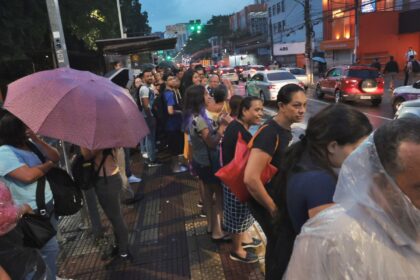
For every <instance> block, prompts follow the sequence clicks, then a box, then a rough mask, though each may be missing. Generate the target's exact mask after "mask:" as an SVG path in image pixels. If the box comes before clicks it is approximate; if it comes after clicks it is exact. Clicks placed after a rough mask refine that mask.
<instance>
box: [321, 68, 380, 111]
mask: <svg viewBox="0 0 420 280" xmlns="http://www.w3.org/2000/svg"><path fill="white" fill-rule="evenodd" d="M325 94H327V95H332V96H334V98H335V102H336V103H338V102H343V101H346V100H369V101H370V102H371V103H372V105H374V106H378V105H379V104H381V101H382V96H383V94H384V78H383V77H382V75H381V73H380V72H379V71H378V70H377V69H376V68H372V67H369V66H337V67H334V68H331V69H330V70H329V71H328V72H327V73H326V74H325V76H324V77H323V78H321V79H320V80H319V81H318V83H317V85H316V90H315V95H316V96H317V97H318V98H319V99H322V98H323V97H324V95H325Z"/></svg>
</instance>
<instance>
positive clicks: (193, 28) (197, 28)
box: [189, 19, 203, 33]
mask: <svg viewBox="0 0 420 280" xmlns="http://www.w3.org/2000/svg"><path fill="white" fill-rule="evenodd" d="M202 29H203V26H202V25H201V20H200V19H196V20H190V23H189V30H190V32H191V33H194V32H196V33H201V30H202Z"/></svg>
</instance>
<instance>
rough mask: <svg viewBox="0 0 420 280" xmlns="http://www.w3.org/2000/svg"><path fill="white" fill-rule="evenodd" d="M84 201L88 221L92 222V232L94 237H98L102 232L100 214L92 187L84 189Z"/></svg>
mask: <svg viewBox="0 0 420 280" xmlns="http://www.w3.org/2000/svg"><path fill="white" fill-rule="evenodd" d="M83 194H84V196H85V201H86V205H87V209H88V213H89V218H90V223H91V224H92V233H93V236H94V237H100V236H101V235H102V234H103V228H102V223H101V216H100V215H99V210H98V203H97V198H96V192H95V189H94V188H90V189H88V190H84V191H83Z"/></svg>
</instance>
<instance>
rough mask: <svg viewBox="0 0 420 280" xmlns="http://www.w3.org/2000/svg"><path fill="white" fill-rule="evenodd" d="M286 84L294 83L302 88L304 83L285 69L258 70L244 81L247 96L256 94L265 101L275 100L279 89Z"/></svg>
mask: <svg viewBox="0 0 420 280" xmlns="http://www.w3.org/2000/svg"><path fill="white" fill-rule="evenodd" d="M288 84H296V85H298V86H300V87H301V88H302V89H304V84H303V83H302V82H301V81H299V80H298V79H296V78H295V76H293V74H292V73H290V72H289V71H286V70H267V71H258V72H257V73H255V75H254V76H253V77H252V78H251V79H250V80H249V81H248V82H247V83H246V85H245V92H246V95H247V96H257V97H259V98H261V100H262V101H263V102H264V103H265V102H268V101H276V100H277V94H278V92H279V90H280V89H281V88H282V87H284V86H285V85H288Z"/></svg>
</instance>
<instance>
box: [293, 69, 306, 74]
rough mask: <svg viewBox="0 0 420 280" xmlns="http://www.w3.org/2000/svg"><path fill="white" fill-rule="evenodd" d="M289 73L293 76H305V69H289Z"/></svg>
mask: <svg viewBox="0 0 420 280" xmlns="http://www.w3.org/2000/svg"><path fill="white" fill-rule="evenodd" d="M290 73H292V74H293V75H305V74H306V73H305V69H299V68H295V69H290Z"/></svg>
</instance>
